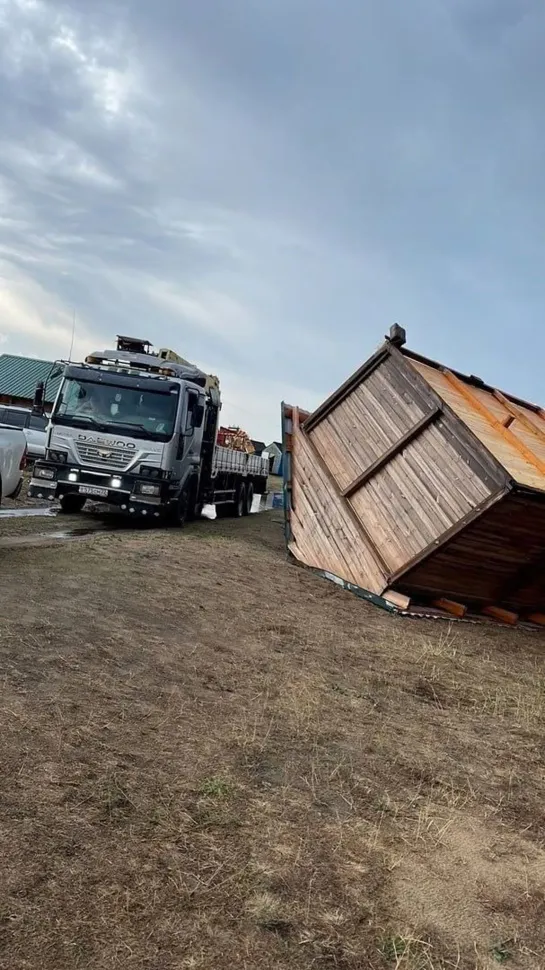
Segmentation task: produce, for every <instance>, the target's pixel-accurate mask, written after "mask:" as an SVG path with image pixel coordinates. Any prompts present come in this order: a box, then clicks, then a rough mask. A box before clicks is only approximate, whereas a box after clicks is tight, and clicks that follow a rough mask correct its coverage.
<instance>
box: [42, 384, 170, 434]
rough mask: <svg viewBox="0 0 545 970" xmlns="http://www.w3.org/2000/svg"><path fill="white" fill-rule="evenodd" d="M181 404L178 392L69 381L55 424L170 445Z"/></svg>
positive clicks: (54, 418) (62, 394)
mask: <svg viewBox="0 0 545 970" xmlns="http://www.w3.org/2000/svg"><path fill="white" fill-rule="evenodd" d="M177 404H178V394H177V392H176V391H171V392H170V393H169V394H161V393H158V392H157V391H143V390H142V389H141V388H131V387H121V386H117V385H114V384H94V383H93V382H92V381H80V380H76V379H75V378H72V377H69V378H66V380H65V381H64V383H63V386H62V391H61V395H60V397H59V399H58V402H57V404H56V407H55V411H54V412H53V421H54V422H55V423H57V424H70V425H75V426H76V427H80V428H96V429H97V430H99V431H103V432H105V431H110V432H114V433H117V434H126V435H128V436H130V437H133V438H151V439H152V440H154V441H168V440H169V439H170V438H172V435H173V432H174V422H175V419H176V407H177Z"/></svg>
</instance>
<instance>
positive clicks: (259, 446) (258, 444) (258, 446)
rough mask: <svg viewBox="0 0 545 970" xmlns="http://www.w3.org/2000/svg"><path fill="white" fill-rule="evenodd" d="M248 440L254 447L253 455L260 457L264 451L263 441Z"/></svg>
mask: <svg viewBox="0 0 545 970" xmlns="http://www.w3.org/2000/svg"><path fill="white" fill-rule="evenodd" d="M250 440H251V442H252V444H253V446H254V451H255V454H256V455H262V454H263V452H264V451H265V442H264V441H255V440H254V439H253V438H251V439H250Z"/></svg>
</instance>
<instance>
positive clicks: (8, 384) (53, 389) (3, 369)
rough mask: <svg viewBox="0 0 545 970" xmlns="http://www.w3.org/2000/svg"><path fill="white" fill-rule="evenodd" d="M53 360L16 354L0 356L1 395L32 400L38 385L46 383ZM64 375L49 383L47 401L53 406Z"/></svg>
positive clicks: (53, 363)
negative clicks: (41, 382)
mask: <svg viewBox="0 0 545 970" xmlns="http://www.w3.org/2000/svg"><path fill="white" fill-rule="evenodd" d="M54 366H55V362H54V361H53V360H37V359H36V358H34V357H18V356H17V355H16V354H0V394H5V395H9V396H11V397H23V398H29V399H30V400H32V399H33V398H34V392H35V391H36V384H38V383H39V382H40V381H44V382H45V381H46V380H47V378H48V377H49V375H50V373H51V370H52V368H53V367H54ZM61 376H62V374H59V375H58V376H57V377H54V378H52V379H51V380H49V381H47V387H46V394H45V401H46V403H47V404H52V403H53V401H54V400H55V395H56V393H57V391H58V389H59V384H60V382H61Z"/></svg>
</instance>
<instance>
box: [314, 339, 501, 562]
mask: <svg viewBox="0 0 545 970" xmlns="http://www.w3.org/2000/svg"><path fill="white" fill-rule="evenodd" d="M415 376H416V375H414V374H413V373H412V372H411V369H410V367H408V366H407V365H406V362H405V361H404V359H403V358H402V357H401V355H399V356H394V355H392V356H389V357H388V358H387V359H386V360H384V361H383V362H382V363H381V364H380V365H379V366H378V367H375V369H374V370H373V371H372V372H371V373H370V374H369V375H368V376H367V378H364V379H363V380H362V382H361V383H360V384H359V385H357V386H355V387H354V388H353V389H352V390H351V391H350V393H349V394H347V395H346V396H345V397H344V398H343V399H342V400H341V401H340V402H339V403H338V404H336V405H335V406H334V407H333V409H332V410H331V411H330V412H329V413H328V414H326V415H325V416H324V417H323V418H322V419H321V420H320V422H319V423H318V424H317V425H315V426H314V427H312V428H311V430H310V432H309V438H310V440H311V441H312V443H313V445H314V446H315V448H316V451H317V452H318V453H319V454H320V456H321V457H322V460H323V461H324V462H325V464H326V465H327V467H328V469H329V471H330V472H331V475H332V477H333V479H334V480H335V482H336V483H337V485H338V488H339V490H340V491H341V492H342V491H345V490H346V491H347V493H348V495H347V501H348V503H349V504H350V505H351V507H352V509H353V510H354V512H355V514H356V516H357V518H358V520H359V521H360V522H361V523H362V524H363V525H364V526H365V529H366V530H367V533H368V535H369V536H370V538H371V540H372V542H373V543H374V545H375V546H376V548H377V549H378V550H379V551H380V555H381V557H382V560H383V561H384V562H385V564H386V566H387V569H388V571H389V573H390V574H392V573H395V572H396V571H397V570H398V569H400V568H401V567H402V566H403V565H404V564H405V563H407V562H409V561H410V560H411V559H412V558H413V557H414V556H415V555H417V553H419V552H420V551H422V550H423V549H426V548H427V547H428V546H429V545H430V543H432V542H434V541H436V540H437V539H438V538H439V537H440V536H441V535H442V534H443V533H444V532H445V531H446V530H448V529H450V528H451V527H452V526H454V525H455V524H456V523H457V522H458V521H459V520H460V519H461V518H463V517H464V516H465V515H467V514H468V513H469V512H470V511H471V510H472V509H473V508H475V507H476V506H478V505H479V504H480V503H481V502H482V501H483V499H485V498H487V497H488V495H489V494H490V493H491V491H492V490H493V489H494V488H496V487H497V484H498V480H499V478H498V473H497V472H496V474H494V469H493V467H492V466H491V465H490V463H487V459H486V457H484V458H483V457H481V456H480V455H479V451H483V449H480V447H479V445H478V443H477V442H475V445H476V447H473V449H471V445H470V444H469V443H468V441H467V440H466V437H467V436H466V435H465V433H464V429H463V427H461V425H460V422H459V421H458V420H457V419H456V418H455V417H454V416H453V415H451V414H450V413H449V414H440V415H439V416H436V414H435V412H436V411H437V408H438V407H441V406H442V405H441V401H440V400H439V399H438V398H437V396H436V395H435V394H434V393H433V391H432V390H431V389H430V388H429V387H427V386H426V384H425V382H424V381H421V380H416V379H415ZM432 417H433V418H435V420H434V421H433V423H428V425H427V426H424V424H425V422H426V420H427V418H430V419H431V418H432ZM415 430H416V431H419V433H417V434H416V435H415V436H414V437H413V438H412V439H411V440H407V439H408V437H409V436H410V435H411V434H412V432H413V431H415ZM404 441H407V443H406V445H405V446H404V447H403V449H402V450H401V451H399V452H398V453H397V454H395V455H394V456H393V457H391V458H390V460H389V461H387V462H386V463H383V459H384V457H385V456H388V455H389V454H390V453H391V451H392V450H393V449H395V447H396V443H400V442H401V443H403V442H404ZM370 472H374V473H373V474H371V475H369V473H370ZM358 482H359V483H360V484H359V487H356V488H355V487H354V486H355V485H357V484H358Z"/></svg>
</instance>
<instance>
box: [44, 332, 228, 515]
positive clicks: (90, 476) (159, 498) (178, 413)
mask: <svg viewBox="0 0 545 970" xmlns="http://www.w3.org/2000/svg"><path fill="white" fill-rule="evenodd" d="M206 382H207V375H206V374H204V373H203V372H202V371H199V370H198V368H196V367H193V365H191V364H187V363H183V364H179V363H176V362H174V361H164V360H162V359H161V358H159V357H157V356H156V355H154V354H151V353H149V344H148V342H147V341H140V340H137V339H136V338H125V337H121V338H118V344H117V349H116V350H115V351H98V352H95V353H93V354H91V355H90V356H88V357H87V358H86V361H85V362H84V363H82V364H72V363H70V364H67V365H66V367H65V370H64V376H63V380H62V382H61V385H60V388H59V391H58V395H57V398H56V401H55V404H54V407H53V411H52V414H51V419H50V426H49V431H48V439H47V448H46V456H45V459H44V460H43V461H39V462H37V463H36V465H35V468H34V473H33V477H32V480H31V484H30V489H29V494H30V495H31V496H34V497H38V498H47V499H55V498H56V499H58V500H59V501H60V503H61V507H62V508H63V510H64V511H67V512H68V511H69V512H77V511H80V510H81V509H82V508H83V506H84V504H85V502H86V500H87V499H94V500H98V501H102V502H107V503H109V504H111V505H115V506H117V507H119V509H120V510H121V511H123V512H127V513H128V514H129V515H131V514H133V515H144V516H149V517H152V518H156V519H157V518H159V517H161V516H162V515H164V514H165V513H168V514H170V515H171V516H173V517H174V518H175V519H176V518H178V519H183V518H185V517H186V515H187V512H188V510H189V507H190V505H191V503H192V502H193V503H194V502H195V500H196V496H197V493H198V489H199V479H200V471H201V465H202V459H201V453H202V444H203V425H204V415H205V410H206V405H207V404H208V406H209V407H211V408H214V400H213V398H214V393H213V389H212V393H211V394H209V395H208V402H207V400H206V397H207V395H206V393H205V387H206ZM216 405H217V408H219V400H217V402H216Z"/></svg>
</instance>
